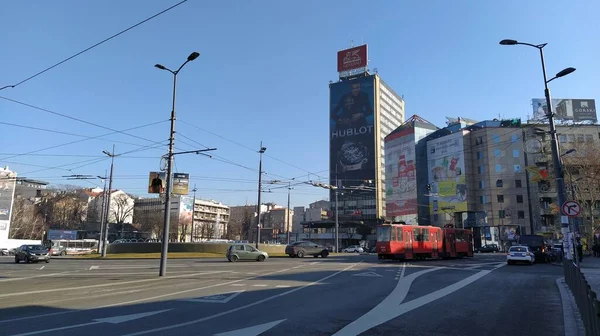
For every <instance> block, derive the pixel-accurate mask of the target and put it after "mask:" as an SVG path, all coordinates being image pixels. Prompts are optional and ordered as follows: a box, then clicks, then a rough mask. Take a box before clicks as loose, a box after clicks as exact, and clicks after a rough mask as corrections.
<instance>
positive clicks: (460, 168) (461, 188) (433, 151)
mask: <svg viewBox="0 0 600 336" xmlns="http://www.w3.org/2000/svg"><path fill="white" fill-rule="evenodd" d="M463 136H464V135H463V132H462V131H459V132H456V133H454V134H450V135H446V136H443V137H441V138H437V139H433V140H429V141H428V142H427V162H428V164H427V166H428V181H429V184H430V185H431V193H432V194H434V196H432V197H430V208H429V209H430V213H433V214H436V213H438V214H439V213H453V212H465V211H467V180H466V173H465V156H464V154H465V153H464V152H465V151H464V141H463Z"/></svg>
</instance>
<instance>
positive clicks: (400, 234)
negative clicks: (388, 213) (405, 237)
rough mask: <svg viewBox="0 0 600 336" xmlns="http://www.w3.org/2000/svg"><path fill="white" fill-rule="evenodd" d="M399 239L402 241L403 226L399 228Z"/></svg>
mask: <svg viewBox="0 0 600 336" xmlns="http://www.w3.org/2000/svg"><path fill="white" fill-rule="evenodd" d="M398 241H402V228H401V227H399V228H398Z"/></svg>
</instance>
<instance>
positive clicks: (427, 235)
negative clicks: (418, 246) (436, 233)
mask: <svg viewBox="0 0 600 336" xmlns="http://www.w3.org/2000/svg"><path fill="white" fill-rule="evenodd" d="M422 233H423V240H424V241H429V229H423V230H422Z"/></svg>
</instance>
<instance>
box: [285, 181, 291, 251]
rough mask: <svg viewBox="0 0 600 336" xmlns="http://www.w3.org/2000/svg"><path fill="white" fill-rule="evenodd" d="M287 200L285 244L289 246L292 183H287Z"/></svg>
mask: <svg viewBox="0 0 600 336" xmlns="http://www.w3.org/2000/svg"><path fill="white" fill-rule="evenodd" d="M287 189H288V199H287V217H286V223H285V226H286V231H287V244H288V245H289V244H290V213H291V211H290V194H291V192H292V182H291V181H290V182H288V188H287Z"/></svg>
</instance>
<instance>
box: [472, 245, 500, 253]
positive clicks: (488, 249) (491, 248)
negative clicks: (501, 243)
mask: <svg viewBox="0 0 600 336" xmlns="http://www.w3.org/2000/svg"><path fill="white" fill-rule="evenodd" d="M499 251H500V249H499V248H498V245H497V244H485V245H483V246H482V247H480V248H478V249H477V252H479V253H496V252H499Z"/></svg>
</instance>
